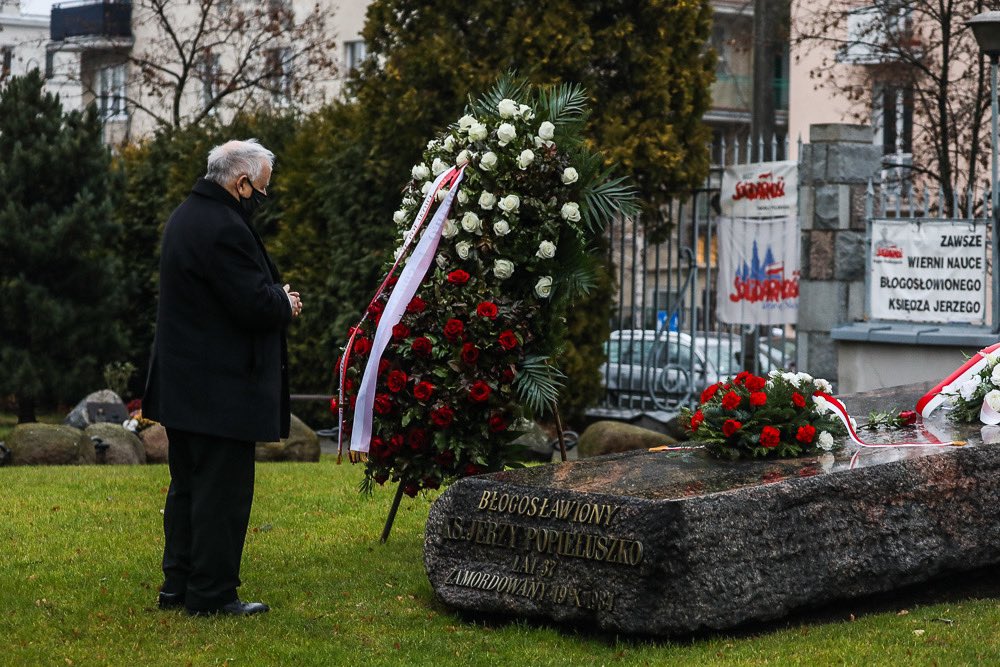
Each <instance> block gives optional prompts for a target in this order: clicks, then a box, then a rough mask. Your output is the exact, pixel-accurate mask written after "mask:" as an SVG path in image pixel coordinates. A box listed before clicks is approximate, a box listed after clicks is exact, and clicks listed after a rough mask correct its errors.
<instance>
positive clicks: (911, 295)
mask: <svg viewBox="0 0 1000 667" xmlns="http://www.w3.org/2000/svg"><path fill="white" fill-rule="evenodd" d="M988 231H989V228H988V226H987V225H986V224H984V223H978V224H977V223H976V222H975V221H971V220H968V221H959V220H898V219H893V220H872V223H871V267H870V271H869V287H868V289H869V292H868V296H869V300H868V303H869V311H870V316H871V319H873V320H900V321H904V322H938V323H963V324H976V325H981V324H984V323H985V321H986V319H985V318H986V310H987V303H986V286H987V283H988V280H987V272H986V241H987V234H988Z"/></svg>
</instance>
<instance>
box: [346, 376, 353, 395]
mask: <svg viewBox="0 0 1000 667" xmlns="http://www.w3.org/2000/svg"><path fill="white" fill-rule="evenodd" d="M352 391H354V380H352V379H351V378H346V379H345V380H344V393H345V394H349V393H351V392H352Z"/></svg>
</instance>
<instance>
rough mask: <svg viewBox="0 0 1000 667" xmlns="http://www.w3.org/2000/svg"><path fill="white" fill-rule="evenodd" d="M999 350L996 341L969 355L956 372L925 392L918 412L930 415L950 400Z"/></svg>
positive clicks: (919, 403)
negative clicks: (951, 395) (949, 397)
mask: <svg viewBox="0 0 1000 667" xmlns="http://www.w3.org/2000/svg"><path fill="white" fill-rule="evenodd" d="M998 350H1000V343H994V344H993V345H990V346H989V347H984V348H983V349H981V350H979V352H976V353H975V354H974V355H972V356H971V357H969V360H968V361H966V362H965V363H964V364H962V365H961V366H959V368H958V369H957V370H956V371H955V372H954V373H952V374H951V375H949V376H948V377H946V378H945V379H943V380H941V381H940V382H938V384H937V386H936V387H934V388H933V389H931V390H930V391H929V392H927V393H926V394H924V396H923V398H921V399H920V400H919V401H917V412H919V413H920V415H921V416H922V417H929V416H930V414H931V413H932V412H934V410H936V409H937V408H938V407H940V406H941V404H942V403H944V402H945V401H946V400H948V396H949V394H955V393H956V392H958V390H959V388H960V387H961V386H962V385H963V384H965V383H966V382H968V381H969V380H971V379H972V378H973V376H975V375H976V374H977V373H979V371H981V370H983V369H984V368H986V365H987V364H989V363H990V359H989V355H990V354H991V353H995V352H997V351H998Z"/></svg>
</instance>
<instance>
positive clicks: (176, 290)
mask: <svg viewBox="0 0 1000 667" xmlns="http://www.w3.org/2000/svg"><path fill="white" fill-rule="evenodd" d="M273 163H274V154H273V153H272V152H271V151H269V150H267V149H266V148H264V147H263V146H261V145H260V144H258V143H257V142H256V140H254V139H249V140H247V141H230V142H228V143H225V144H223V145H221V146H217V147H215V148H213V149H212V151H211V152H210V153H209V154H208V172H207V173H206V174H205V177H204V178H201V179H199V180H198V182H197V183H195V185H194V188H193V189H192V191H191V195H190V196H189V197H188V198H187V199H186V200H185V201H184V202H183V203H182V204H181V205H180V206H178V207H177V209H176V210H175V211H174V212H173V214H172V215H171V216H170V219H169V220H168V221H167V224H166V227H165V228H164V230H163V240H162V245H161V252H160V301H159V310H158V312H157V316H156V336H155V340H154V343H153V352H152V358H151V360H150V367H149V377H148V379H147V382H146V392H145V397H144V398H143V413H144V415H146V416H148V417H149V418H151V419H155V420H157V421H159V422H160V423H162V424H163V425H164V426H165V427H166V429H167V436H168V438H169V440H170V455H169V464H170V488H169V490H168V491H167V499H166V506H165V507H164V510H163V531H164V537H165V542H164V547H163V575H164V583H163V587H162V589H161V591H160V596H159V606H160V608H174V607H177V608H179V607H181V606H183V607H186V608H187V611H188V613H191V614H195V615H202V614H213V613H222V614H230V615H236V616H245V615H249V614H256V613H260V612H265V611H267V610H268V607H267V605H265V604H262V603H259V602H250V603H247V602H242V601H240V599H239V597H237V594H236V588H237V587H238V586H239V585H240V577H239V573H240V559H241V558H242V555H243V543H244V541H245V539H246V531H247V525H248V523H249V520H250V505H251V503H252V501H253V485H254V443H255V442H256V441H274V440H277V439H278V438H279V437H284V436H287V435H288V425H289V409H288V371H287V348H286V344H285V328H286V327H287V326H288V324H289V322H291V320H292V318H294V317H297V316H298V315H299V313H300V312H301V311H302V301H301V300H300V298H299V294H298V293H297V292H293V291H291V290H290V288H289V286H288V285H284V286H282V285H281V279H280V277H279V276H278V270H277V269H276V268H275V266H274V264H273V263H272V262H271V259H270V258H269V257H268V255H267V252H266V251H265V250H264V245H263V243H262V242H261V239H260V236H259V235H258V234H257V232H256V231H255V230H254V228H253V227H252V226H251V225H250V218H251V216H252V215H253V213H254V211H256V209H257V208H258V207H259V206H260V204H261V203H262V202H263V201H264V199H265V198H266V197H267V186H268V183H269V182H270V179H271V168H272V166H273Z"/></svg>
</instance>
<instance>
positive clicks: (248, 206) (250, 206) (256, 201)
mask: <svg viewBox="0 0 1000 667" xmlns="http://www.w3.org/2000/svg"><path fill="white" fill-rule="evenodd" d="M247 183H249V184H250V189H251V190H252V192H251V193H250V196H249V197H247V198H246V199H244V198H243V197H240V206H241V207H242V208H243V212H244V213H246V214H247V215H248V216H249V215H253V214H254V213H256V212H257V209H258V208H260V205H261V204H263V203H264V201H265V200H266V199H267V195H266V194H264V193H263V192H261V191H260V190H258V189H257V188H255V187H254V186H253V183H250V181H249V180H248V181H247Z"/></svg>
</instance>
